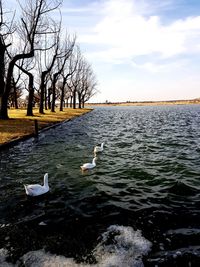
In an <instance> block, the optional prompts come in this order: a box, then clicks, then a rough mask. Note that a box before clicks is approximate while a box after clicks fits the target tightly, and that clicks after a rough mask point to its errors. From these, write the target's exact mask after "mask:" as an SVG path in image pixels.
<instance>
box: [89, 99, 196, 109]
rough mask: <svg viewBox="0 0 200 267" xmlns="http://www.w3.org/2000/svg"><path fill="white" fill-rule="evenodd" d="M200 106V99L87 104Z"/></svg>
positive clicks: (90, 104)
mask: <svg viewBox="0 0 200 267" xmlns="http://www.w3.org/2000/svg"><path fill="white" fill-rule="evenodd" d="M192 104H194V105H198V104H199V105H200V99H193V100H169V101H134V102H131V101H130V102H129V101H127V102H108V103H87V106H91V107H93V106H164V105H166V106H167V105H192Z"/></svg>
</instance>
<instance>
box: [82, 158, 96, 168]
mask: <svg viewBox="0 0 200 267" xmlns="http://www.w3.org/2000/svg"><path fill="white" fill-rule="evenodd" d="M94 167H96V158H93V160H92V163H85V164H83V165H82V166H81V169H82V170H83V171H85V170H89V169H92V168H94Z"/></svg>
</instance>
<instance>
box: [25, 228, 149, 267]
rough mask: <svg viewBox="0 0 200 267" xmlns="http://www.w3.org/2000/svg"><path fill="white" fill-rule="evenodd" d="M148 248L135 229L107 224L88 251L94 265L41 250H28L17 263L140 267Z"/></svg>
mask: <svg viewBox="0 0 200 267" xmlns="http://www.w3.org/2000/svg"><path fill="white" fill-rule="evenodd" d="M150 249H151V242H149V241H148V240H147V239H145V238H144V237H143V236H142V234H141V232H140V231H139V230H137V231H134V230H133V228H132V227H125V226H119V225H111V226H110V227H109V228H108V229H107V231H106V232H105V233H103V235H102V238H101V241H100V243H99V244H98V245H97V246H96V248H95V249H94V250H93V252H92V254H93V256H94V257H95V259H96V260H97V263H96V264H86V263H76V262H75V260H74V259H72V258H66V257H64V256H57V255H52V254H50V253H46V252H44V250H38V251H30V252H28V253H26V254H25V255H24V256H23V257H22V258H21V260H22V262H23V264H24V266H26V267H35V266H37V267H55V266H59V267H60V266H62V267H142V266H144V265H143V262H142V257H143V256H144V255H147V253H148V252H149V251H150Z"/></svg>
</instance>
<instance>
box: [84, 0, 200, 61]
mask: <svg viewBox="0 0 200 267" xmlns="http://www.w3.org/2000/svg"><path fill="white" fill-rule="evenodd" d="M137 3H138V2H137V1H131V0H124V1H119V0H110V1H106V2H105V4H104V8H103V11H101V13H102V14H103V16H102V18H101V20H100V21H99V22H98V23H97V24H96V25H94V27H93V28H92V33H90V34H84V35H81V36H80V37H79V41H80V42H83V43H88V44H98V45H99V44H101V45H105V46H107V48H106V49H105V48H104V49H101V50H97V51H95V52H93V53H91V57H93V58H94V57H95V59H98V60H101V61H103V60H106V61H111V62H119V61H120V60H127V59H128V58H129V59H130V58H131V57H132V58H133V57H135V56H138V55H148V54H151V53H159V54H160V56H161V57H162V58H170V57H173V56H177V55H181V54H184V53H185V54H187V53H191V51H192V52H194V51H199V45H198V44H199V43H200V16H198V17H189V18H186V19H182V20H177V21H174V22H172V23H171V24H168V25H164V24H162V23H161V20H160V17H159V16H148V17H147V16H144V15H142V12H141V10H140V12H139V11H138V9H137Z"/></svg>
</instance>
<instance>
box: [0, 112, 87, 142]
mask: <svg viewBox="0 0 200 267" xmlns="http://www.w3.org/2000/svg"><path fill="white" fill-rule="evenodd" d="M89 111H91V109H86V108H85V109H72V108H66V109H64V111H62V112H61V111H58V110H56V112H55V113H52V112H50V111H49V110H47V111H45V114H39V113H38V111H37V110H35V112H34V116H26V110H25V109H9V111H8V115H9V118H10V119H9V120H0V144H4V143H7V142H9V141H12V140H17V139H19V138H21V137H24V136H26V135H30V134H32V133H34V131H35V124H34V120H37V121H38V128H39V130H40V129H42V128H44V127H47V126H50V125H53V124H55V123H58V122H62V121H64V120H68V119H71V118H74V117H77V116H80V115H82V114H84V113H87V112H89Z"/></svg>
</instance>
